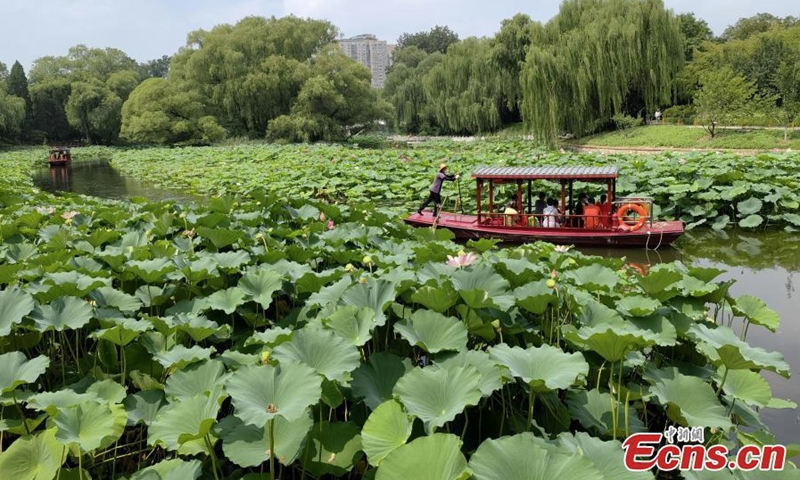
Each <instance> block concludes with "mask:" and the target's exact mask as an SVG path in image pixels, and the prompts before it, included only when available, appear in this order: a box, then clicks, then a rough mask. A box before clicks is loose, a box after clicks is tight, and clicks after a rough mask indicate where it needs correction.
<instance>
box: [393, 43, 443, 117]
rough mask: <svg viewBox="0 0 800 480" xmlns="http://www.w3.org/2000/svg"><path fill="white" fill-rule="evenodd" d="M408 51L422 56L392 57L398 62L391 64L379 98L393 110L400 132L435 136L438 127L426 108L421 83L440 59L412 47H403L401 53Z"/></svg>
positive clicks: (435, 55) (426, 98)
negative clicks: (385, 101)
mask: <svg viewBox="0 0 800 480" xmlns="http://www.w3.org/2000/svg"><path fill="white" fill-rule="evenodd" d="M409 49H414V50H417V51H418V52H421V53H422V54H423V56H422V57H418V56H417V55H416V54H414V53H413V52H412V54H411V55H408V56H403V55H400V56H398V57H395V58H396V59H401V60H400V61H399V63H395V64H394V65H393V67H392V70H391V72H389V75H387V76H386V83H385V84H384V86H383V91H382V95H383V98H384V99H386V100H387V101H388V102H389V103H390V104H391V105H392V107H394V108H393V110H394V123H395V125H396V126H397V128H399V129H400V130H401V131H404V132H409V133H438V132H439V127H438V125H437V123H436V119H435V118H434V115H433V113H432V112H431V109H430V107H429V104H428V96H427V94H426V93H425V88H424V86H423V83H422V81H423V79H424V78H425V76H426V75H427V74H428V73H429V72H430V71H431V70H432V69H433V68H434V67H436V66H437V65H438V64H439V63H440V62H441V61H442V58H443V57H444V56H443V55H442V54H441V53H439V52H435V53H432V54H430V55H428V54H426V53H425V52H422V51H421V50H419V49H417V48H416V47H406V48H403V49H402V51H408V50H409Z"/></svg>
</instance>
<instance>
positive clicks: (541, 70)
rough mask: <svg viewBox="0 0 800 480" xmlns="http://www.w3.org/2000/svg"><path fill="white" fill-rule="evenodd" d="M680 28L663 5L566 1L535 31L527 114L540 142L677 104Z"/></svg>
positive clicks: (657, 1)
mask: <svg viewBox="0 0 800 480" xmlns="http://www.w3.org/2000/svg"><path fill="white" fill-rule="evenodd" d="M683 54H684V44H683V35H682V34H681V31H680V24H679V23H678V20H677V19H676V18H675V16H674V15H673V14H672V12H671V11H668V10H666V9H665V8H664V4H663V2H662V1H661V0H566V1H565V2H564V3H562V5H561V9H560V11H559V13H558V15H556V16H555V17H554V18H553V19H552V20H551V21H549V22H548V23H547V24H546V25H545V26H544V27H542V28H534V30H533V41H532V42H531V46H530V48H529V49H528V54H527V57H526V60H525V66H524V67H523V70H522V79H521V80H522V93H523V102H522V113H523V118H524V120H525V122H526V124H527V125H528V126H529V128H530V129H531V130H532V131H533V133H534V134H535V135H536V136H537V138H539V139H540V140H541V141H543V142H546V143H550V144H554V143H556V140H557V135H558V134H559V132H563V131H566V132H570V133H572V134H574V135H577V136H582V135H584V134H586V133H587V132H591V131H593V130H595V129H597V128H598V127H599V126H601V125H607V124H610V121H611V117H612V116H613V115H615V114H617V113H620V112H622V113H634V114H636V112H638V111H639V110H641V109H642V108H644V109H646V110H647V111H654V110H655V109H656V108H657V107H658V106H660V105H664V104H668V103H671V100H672V98H673V94H674V79H675V77H676V75H677V74H678V72H679V71H680V69H681V67H682V66H683V62H684V59H683Z"/></svg>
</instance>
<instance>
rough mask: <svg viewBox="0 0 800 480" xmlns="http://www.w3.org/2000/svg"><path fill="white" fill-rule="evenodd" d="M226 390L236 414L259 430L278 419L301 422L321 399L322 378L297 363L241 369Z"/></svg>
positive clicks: (229, 381) (233, 376) (229, 379)
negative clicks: (306, 413) (311, 407)
mask: <svg viewBox="0 0 800 480" xmlns="http://www.w3.org/2000/svg"><path fill="white" fill-rule="evenodd" d="M225 387H226V389H227V390H228V393H229V394H230V396H231V400H232V401H233V406H234V407H235V408H236V412H235V415H236V416H237V417H239V418H240V419H241V420H243V421H244V422H245V423H246V424H247V425H255V426H256V427H259V428H263V427H264V426H265V425H266V424H267V422H268V421H269V420H271V419H273V418H275V417H283V418H284V419H286V420H288V421H290V422H291V421H294V420H297V419H299V418H300V417H301V416H303V415H304V414H305V412H306V409H307V408H308V407H309V406H310V405H313V404H315V403H317V402H318V401H319V399H320V397H321V396H322V378H321V377H319V376H318V375H317V374H316V373H314V370H312V369H311V367H309V366H307V365H304V364H302V363H296V362H285V363H283V364H281V365H279V366H277V367H273V366H272V365H260V366H254V365H251V366H247V367H242V368H240V369H239V370H237V371H235V372H234V373H233V374H232V375H231V376H230V377H229V378H228V381H227V382H226V383H225ZM270 407H271V408H270Z"/></svg>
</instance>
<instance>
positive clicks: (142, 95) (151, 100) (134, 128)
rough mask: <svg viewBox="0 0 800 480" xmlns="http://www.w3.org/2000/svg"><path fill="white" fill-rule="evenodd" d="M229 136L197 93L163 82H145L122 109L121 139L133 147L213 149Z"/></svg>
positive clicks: (152, 80) (163, 80)
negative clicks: (208, 112) (208, 146)
mask: <svg viewBox="0 0 800 480" xmlns="http://www.w3.org/2000/svg"><path fill="white" fill-rule="evenodd" d="M225 134H226V132H225V129H223V128H222V127H221V126H220V125H219V124H218V123H217V120H216V119H215V118H214V117H213V116H210V115H208V114H207V106H206V102H204V99H203V98H202V97H201V96H200V94H199V93H198V92H197V91H196V90H193V89H181V88H180V87H179V86H178V84H176V83H175V82H169V81H167V80H166V79H163V78H158V77H155V78H150V79H147V80H145V81H144V82H142V83H141V84H140V85H139V86H138V87H137V88H136V90H134V92H133V93H132V94H131V96H130V97H129V98H128V100H127V101H126V102H125V105H124V106H123V107H122V127H121V131H120V136H121V137H122V138H123V139H124V140H126V141H129V142H132V143H139V144H142V143H146V144H158V145H209V144H212V143H214V142H216V141H218V140H220V139H222V138H224V137H225Z"/></svg>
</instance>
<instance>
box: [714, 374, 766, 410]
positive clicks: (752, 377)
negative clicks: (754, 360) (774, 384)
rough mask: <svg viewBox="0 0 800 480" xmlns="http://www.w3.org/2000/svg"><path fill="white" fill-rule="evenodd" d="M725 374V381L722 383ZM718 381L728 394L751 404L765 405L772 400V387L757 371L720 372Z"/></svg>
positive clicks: (756, 405)
mask: <svg viewBox="0 0 800 480" xmlns="http://www.w3.org/2000/svg"><path fill="white" fill-rule="evenodd" d="M723 369H724V368H723ZM723 376H724V377H725V383H722V377H723ZM716 381H717V384H718V385H722V390H723V391H724V392H725V394H726V395H729V396H731V397H733V398H735V399H736V400H739V401H742V402H745V403H747V404H749V405H752V406H755V407H765V406H767V405H768V404H769V403H770V400H772V388H770V386H769V383H767V381H766V380H765V379H764V377H762V376H761V375H759V374H758V373H756V372H751V371H750V370H730V371H728V372H727V375H726V374H725V373H724V372H723V373H721V374H719V373H718V375H717V378H716Z"/></svg>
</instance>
